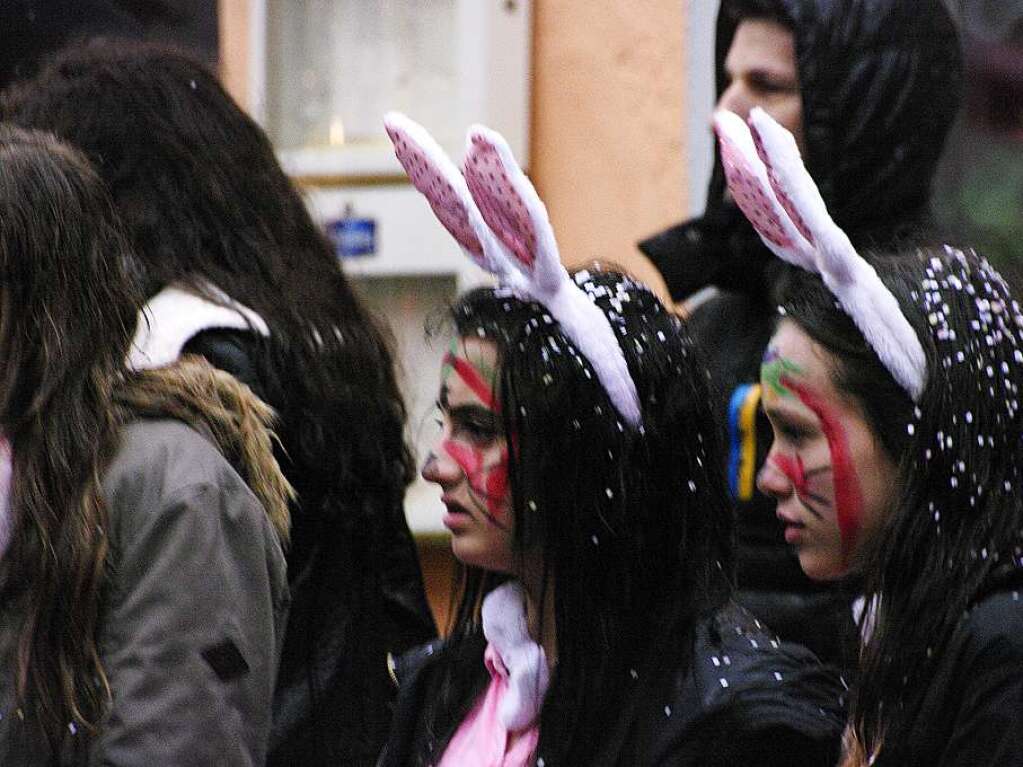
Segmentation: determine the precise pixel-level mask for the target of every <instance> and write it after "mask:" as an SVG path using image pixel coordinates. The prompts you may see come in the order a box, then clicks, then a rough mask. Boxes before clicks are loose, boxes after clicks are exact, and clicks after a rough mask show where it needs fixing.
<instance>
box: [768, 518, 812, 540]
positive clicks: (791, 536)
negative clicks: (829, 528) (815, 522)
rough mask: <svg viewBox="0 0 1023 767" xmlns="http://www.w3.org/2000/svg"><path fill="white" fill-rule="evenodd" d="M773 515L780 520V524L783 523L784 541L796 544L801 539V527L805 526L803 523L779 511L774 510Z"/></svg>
mask: <svg viewBox="0 0 1023 767" xmlns="http://www.w3.org/2000/svg"><path fill="white" fill-rule="evenodd" d="M775 516H777V517H778V519H780V520H781V522H782V524H783V525H785V542H786V543H789V544H797V543H800V542H801V541H802V540H803V528H805V527H806V525H805V524H804V523H802V522H800V521H799V520H798V519H793V518H792V517H789V516H786V515H785V514H782V513H780V512H776V514H775Z"/></svg>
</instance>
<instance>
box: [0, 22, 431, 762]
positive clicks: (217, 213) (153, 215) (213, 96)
mask: <svg viewBox="0 0 1023 767" xmlns="http://www.w3.org/2000/svg"><path fill="white" fill-rule="evenodd" d="M3 111H4V116H5V118H6V119H8V120H10V121H12V122H14V123H16V124H19V125H22V126H24V127H32V128H38V129H44V130H52V131H53V132H54V133H56V134H57V135H58V136H60V137H61V138H62V139H64V140H67V141H69V142H71V143H73V144H74V145H75V146H76V147H78V148H79V149H81V150H82V151H83V152H84V153H85V154H86V155H87V156H88V157H90V158H91V159H92V160H93V161H94V162H95V164H96V166H97V168H98V170H99V173H100V175H101V176H102V177H103V179H104V180H105V181H106V182H107V183H108V185H109V187H110V189H111V193H112V195H113V198H114V203H115V205H116V206H117V208H118V211H119V213H120V214H121V216H122V219H123V220H124V222H125V227H126V229H127V230H128V236H129V239H130V241H131V243H132V245H133V247H134V249H135V252H136V254H137V256H138V260H139V262H140V263H141V265H142V270H143V281H144V286H143V287H144V290H145V293H146V297H147V299H148V300H147V304H146V306H145V308H144V311H143V316H142V319H141V321H140V324H139V331H138V334H137V335H136V339H135V343H134V346H133V349H132V358H131V361H132V364H133V366H134V367H136V368H138V369H156V368H160V367H162V366H164V365H168V364H171V363H173V362H174V360H176V359H178V358H179V357H180V356H181V355H182V354H198V355H200V356H202V357H204V358H205V359H207V360H209V361H210V362H211V363H212V364H214V365H215V366H216V367H218V368H220V369H222V370H225V371H227V372H229V373H231V374H232V375H234V376H235V377H236V378H238V379H239V380H240V381H242V382H243V383H246V384H248V385H249V386H250V387H251V388H252V390H253V391H254V392H255V393H256V394H257V395H258V396H259V397H260V398H261V399H263V400H264V401H265V402H267V403H268V404H269V405H271V406H272V407H273V408H274V410H275V411H276V412H277V414H278V416H279V422H278V427H277V433H278V435H279V437H280V444H279V446H278V450H277V455H278V460H279V461H280V464H281V467H282V469H283V471H284V474H285V476H287V477H288V479H289V481H290V482H291V484H292V485H293V486H294V488H295V491H296V494H297V497H296V499H295V502H294V503H293V504H292V524H293V527H292V536H291V538H292V540H291V546H290V548H289V550H288V553H287V556H288V570H289V572H288V578H289V582H290V583H291V591H292V600H293V601H292V606H291V611H290V616H289V619H288V628H287V635H286V636H285V640H284V649H283V655H282V659H281V666H280V673H279V676H278V679H277V690H276V693H275V699H274V717H273V725H272V728H271V730H270V749H269V758H268V764H270V765H285V766H286V767H290V765H298V764H300V765H304V766H305V767H316V766H317V765H329V766H330V767H334V766H335V765H338V764H345V765H363V764H373V763H374V762H375V760H376V757H377V754H378V753H379V751H380V748H381V746H382V744H383V740H384V738H385V737H386V734H387V730H388V727H389V723H390V718H391V710H390V703H391V702H392V701H393V699H394V688H393V685H392V683H391V679H390V677H389V675H388V671H387V655H388V653H400V652H403V651H405V650H408V649H410V648H412V647H414V646H416V645H418V644H421V643H422V642H425V641H428V640H430V639H432V638H434V637H435V636H436V629H435V626H434V621H433V617H432V614H431V612H430V608H429V605H428V604H427V601H426V594H425V589H424V587H423V580H422V573H421V571H420V569H419V560H418V556H417V552H416V548H415V542H414V541H413V538H412V535H411V533H410V531H409V528H408V523H407V522H406V519H405V513H404V507H403V500H404V493H405V488H406V486H407V485H408V483H409V482H410V481H411V479H412V477H413V476H414V463H413V459H412V457H411V454H410V451H409V449H408V445H407V443H406V439H405V405H404V403H403V401H402V397H401V393H400V391H399V389H398V384H397V380H396V375H395V370H394V363H393V359H392V357H391V351H390V349H389V347H388V344H387V339H386V336H385V334H384V333H383V331H382V330H381V329H380V328H379V327H378V326H377V324H376V322H375V321H374V320H373V319H372V318H371V316H370V315H369V313H368V312H367V311H366V309H365V308H364V307H363V305H362V303H361V302H360V301H359V300H358V298H357V296H356V294H355V292H354V290H353V287H352V285H351V283H350V282H349V281H348V279H347V278H346V277H345V274H344V272H343V271H342V268H341V265H340V263H339V262H338V260H337V257H336V256H335V254H334V252H333V249H332V248H331V246H330V244H329V243H328V241H327V239H326V237H325V235H324V233H323V232H322V231H321V230H320V228H319V227H317V226H316V224H315V223H314V222H313V220H312V218H311V217H310V215H309V212H308V210H307V208H306V206H305V203H304V201H303V200H302V198H301V196H300V195H299V193H298V192H297V190H296V189H295V187H294V186H293V185H292V183H291V181H290V180H289V179H288V177H287V176H286V175H285V173H284V171H283V170H282V169H281V167H280V165H279V164H278V162H277V159H276V157H275V155H274V151H273V147H272V146H271V144H270V141H269V139H268V138H267V136H266V134H265V133H264V132H263V131H262V130H261V129H260V128H259V126H258V125H256V123H255V122H254V121H253V120H252V119H251V118H249V117H248V116H247V115H246V114H245V113H244V112H243V111H242V110H241V109H240V108H239V107H238V105H237V104H235V103H234V101H233V100H232V99H231V97H230V96H228V95H227V93H226V92H225V91H224V89H223V88H222V87H221V85H220V83H219V82H218V81H217V78H216V76H215V75H214V74H213V73H212V72H210V71H209V70H208V69H207V68H206V67H205V66H203V65H201V64H200V63H199V62H197V61H195V60H193V59H192V58H190V57H188V56H186V55H183V54H180V53H178V52H175V51H173V50H170V49H166V48H162V47H159V46H156V45H151V44H137V43H129V42H113V43H108V44H103V43H96V44H86V45H81V46H76V47H72V48H69V49H66V50H65V51H64V52H62V53H61V54H59V55H58V56H57V57H56V58H55V59H54V60H53V61H52V62H51V63H50V64H49V65H48V66H46V67H44V68H43V69H42V70H41V72H40V73H39V76H38V77H36V78H35V79H33V80H30V81H26V82H25V83H23V84H22V85H21V86H20V87H18V88H17V89H16V90H12V91H10V92H8V93H7V94H6V98H5V102H4V105H3Z"/></svg>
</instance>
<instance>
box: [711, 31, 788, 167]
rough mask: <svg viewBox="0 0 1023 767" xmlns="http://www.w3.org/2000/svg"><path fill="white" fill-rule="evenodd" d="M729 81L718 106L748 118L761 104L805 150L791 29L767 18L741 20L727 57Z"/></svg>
mask: <svg viewBox="0 0 1023 767" xmlns="http://www.w3.org/2000/svg"><path fill="white" fill-rule="evenodd" d="M725 72H726V74H727V75H728V78H729V85H728V87H727V88H726V89H725V91H724V92H723V93H722V94H721V98H719V99H718V103H717V107H718V108H719V109H727V110H729V111H731V112H735V113H736V114H737V115H739V116H740V117H741V118H743V119H744V120H745V119H746V117H747V116H748V115H749V111H750V109H752V108H753V107H757V106H758V107H761V108H762V109H763V110H764V111H765V112H767V113H768V114H769V115H771V117H773V118H774V119H775V120H777V121H778V122H779V123H780V124H781V125H782V126H783V127H785V128H787V129H788V130H789V132H790V133H792V135H793V136H795V137H796V143H797V144H798V145H799V149H800V151H803V101H802V95H801V94H800V91H799V72H798V70H797V69H796V47H795V40H794V39H793V36H792V32H791V30H789V29H787V28H785V27H784V26H782V25H781V24H779V23H777V22H775V21H769V20H767V19H746V20H745V21H742V22H740V23H739V26H738V28H737V29H736V31H735V37H734V38H732V47H731V48H729V49H728V56H727V57H726V58H725Z"/></svg>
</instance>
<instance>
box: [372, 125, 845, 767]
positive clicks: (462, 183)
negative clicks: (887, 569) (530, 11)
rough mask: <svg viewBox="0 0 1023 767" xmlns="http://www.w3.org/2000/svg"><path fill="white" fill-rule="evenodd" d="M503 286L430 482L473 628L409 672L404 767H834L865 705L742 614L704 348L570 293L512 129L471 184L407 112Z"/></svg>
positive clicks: (591, 280)
mask: <svg viewBox="0 0 1023 767" xmlns="http://www.w3.org/2000/svg"><path fill="white" fill-rule="evenodd" d="M388 130H389V132H390V134H391V137H392V140H393V141H394V143H395V147H396V151H397V154H398V156H399V159H400V160H401V161H402V163H403V164H404V165H405V167H406V169H407V170H408V171H409V175H410V177H411V178H412V181H413V183H414V184H415V185H416V186H417V187H418V188H419V189H420V190H421V191H423V192H424V194H425V195H426V196H427V198H428V200H429V201H430V203H431V205H432V206H433V207H434V210H435V211H436V212H437V214H438V217H439V218H440V220H441V221H442V222H443V223H444V225H445V226H446V227H447V228H448V229H449V231H451V233H452V234H453V235H454V236H455V237H456V239H457V240H458V241H459V243H460V244H461V245H462V246H463V247H464V249H465V250H466V251H467V253H468V254H469V255H470V256H471V257H472V258H474V259H475V260H476V261H477V263H480V264H481V265H483V266H485V267H486V268H488V269H489V270H490V271H491V272H493V273H494V274H495V275H496V276H497V277H498V279H499V285H498V286H497V287H493V288H481V289H477V290H475V291H472V292H470V293H468V294H466V295H464V296H462V298H461V299H460V300H459V301H458V302H457V304H456V306H455V307H454V309H453V311H452V316H453V320H454V326H455V328H454V329H455V332H454V342H453V343H452V345H451V347H450V349H449V350H448V352H447V354H446V356H445V366H444V372H443V380H442V382H441V389H440V396H439V403H438V404H439V409H440V421H439V422H440V429H441V434H440V436H439V438H438V440H437V442H436V444H435V447H434V452H433V454H432V455H431V456H430V458H429V459H428V460H427V462H426V465H425V467H424V469H423V476H424V477H426V478H427V479H429V480H431V481H433V482H436V483H437V484H438V485H440V487H441V489H442V491H443V501H444V503H445V505H446V507H447V514H446V515H445V517H444V524H445V525H446V526H447V527H448V528H449V529H450V530H451V532H452V548H453V550H454V553H455V555H456V557H457V558H458V559H459V560H461V562H462V563H463V564H464V565H465V569H464V579H463V582H462V589H461V598H460V602H459V606H458V609H457V613H456V616H455V618H454V622H453V627H452V631H451V633H450V635H449V637H448V639H447V640H446V642H445V643H444V644H442V645H439V646H438V645H435V646H431V647H429V648H427V649H426V650H425V651H423V652H420V653H418V654H416V655H414V656H412V657H406V658H403V659H400V660H399V661H398V662H397V663H396V664H395V670H396V676H397V677H398V678H399V680H400V682H401V683H402V692H401V694H400V697H399V704H398V709H397V711H396V714H395V718H394V722H395V724H394V727H393V729H392V733H391V739H390V741H389V745H388V747H387V748H386V750H385V752H384V755H383V757H382V759H381V762H380V763H381V765H384V766H385V767H390V766H391V765H413V764H414V765H426V764H430V765H442V766H443V767H448V766H449V765H456V764H457V765H468V764H473V765H498V764H500V765H515V766H516V767H519V766H521V765H527V764H528V765H533V764H535V765H547V766H548V767H550V766H552V765H583V764H585V765H636V766H640V765H659V764H672V765H690V764H692V765H696V764H699V765H708V764H721V765H725V764H728V765H736V764H794V763H796V764H821V765H825V764H831V763H833V758H834V755H835V753H836V747H837V741H836V737H837V729H836V727H838V726H839V721H840V719H841V716H842V709H841V695H842V692H843V688H842V686H841V684H840V682H839V680H838V679H837V677H835V676H834V675H832V674H831V673H830V672H829V671H828V670H827V669H826V668H825V667H823V666H821V665H820V664H819V663H818V662H817V661H816V659H815V658H814V657H813V656H812V655H811V654H810V653H809V652H808V651H806V650H805V649H804V648H802V647H799V646H793V645H788V644H785V643H781V642H778V641H777V640H776V639H775V638H774V637H773V636H772V635H770V634H769V633H768V632H767V631H766V630H765V629H764V628H763V627H761V626H760V625H759V623H757V622H756V621H755V619H754V618H752V617H751V616H749V614H747V613H745V612H744V611H742V610H741V609H740V608H738V607H735V606H734V605H732V604H731V603H730V593H731V570H732V555H731V533H732V520H731V517H730V514H729V510H728V507H727V500H726V499H727V495H726V492H725V488H724V481H723V477H722V476H721V475H720V473H719V471H718V468H717V467H718V466H719V461H718V460H717V450H718V449H719V448H718V441H717V433H718V428H717V425H716V424H715V423H714V421H713V418H712V410H711V408H710V405H709V401H710V396H709V392H708V380H707V377H706V374H705V372H704V369H703V367H702V365H701V363H700V356H699V352H698V350H697V349H696V348H694V346H693V344H692V341H691V340H690V338H689V336H688V335H687V333H686V332H685V329H684V327H683V326H682V325H681V323H680V320H679V319H678V318H677V317H675V316H673V315H672V314H670V313H669V312H667V311H666V310H664V309H663V307H662V306H661V305H660V303H659V302H658V301H657V299H656V298H655V297H654V296H653V294H652V293H650V292H649V291H648V290H646V289H645V288H643V287H642V286H640V285H638V284H636V283H634V282H632V281H630V280H629V279H627V278H625V277H622V276H620V275H616V274H612V273H604V272H599V271H583V272H579V273H577V274H575V275H574V276H573V277H569V275H568V274H567V272H565V270H564V268H563V267H562V266H561V263H560V261H559V259H558V255H557V246H556V244H555V242H554V237H553V233H552V232H551V228H550V224H549V223H548V221H547V215H546V210H545V209H544V207H543V204H542V203H541V202H540V200H539V198H538V197H537V196H536V193H535V191H534V190H533V188H532V186H531V185H530V184H529V182H528V180H526V178H525V176H524V175H523V174H522V173H521V171H520V170H519V168H518V166H517V165H515V162H514V159H513V158H512V156H511V153H510V152H509V151H508V149H507V146H506V144H505V143H504V141H503V140H502V139H501V137H500V136H498V135H497V134H495V133H493V132H491V131H488V130H486V129H483V128H475V129H473V130H472V132H471V134H470V141H469V149H468V155H467V158H466V164H465V175H464V177H463V174H462V173H461V172H459V170H458V169H457V168H455V167H454V165H453V164H452V163H451V162H450V161H449V160H448V159H447V158H446V156H444V154H443V152H442V151H441V150H440V149H439V147H437V145H436V144H435V143H434V142H433V141H432V139H430V137H429V136H428V135H427V134H426V132H425V131H424V130H423V129H422V128H421V127H420V126H418V125H416V124H415V123H412V122H411V121H410V120H408V119H407V118H404V117H403V116H400V115H391V116H389V118H388Z"/></svg>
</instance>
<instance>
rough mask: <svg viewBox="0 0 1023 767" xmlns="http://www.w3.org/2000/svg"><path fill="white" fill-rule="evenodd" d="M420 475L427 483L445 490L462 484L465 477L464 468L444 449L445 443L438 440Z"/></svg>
mask: <svg viewBox="0 0 1023 767" xmlns="http://www.w3.org/2000/svg"><path fill="white" fill-rule="evenodd" d="M420 474H421V475H422V477H423V479H425V480H426V481H427V482H433V483H435V484H438V485H440V486H441V488H444V489H447V488H448V487H450V486H451V485H453V484H455V483H457V482H460V481H461V480H462V479H463V478H464V476H465V472H464V471H463V470H462V467H461V466H459V465H458V463H457V462H456V461H455V460H454V459H453V458H452V457H451V456H450V455H449V454H448V451H447V450H445V449H444V443H443V441H441V440H438V442H437V444H435V445H434V447H433V450H431V451H430V454H429V455H428V456H427V457H426V462H425V463H424V464H423V470H422V471H421V472H420Z"/></svg>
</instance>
